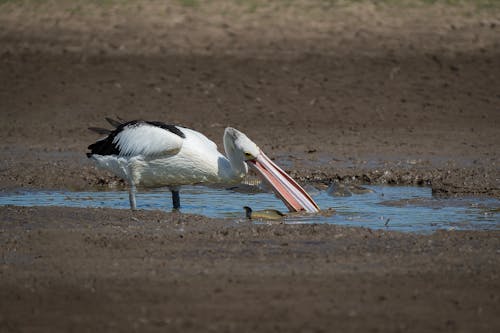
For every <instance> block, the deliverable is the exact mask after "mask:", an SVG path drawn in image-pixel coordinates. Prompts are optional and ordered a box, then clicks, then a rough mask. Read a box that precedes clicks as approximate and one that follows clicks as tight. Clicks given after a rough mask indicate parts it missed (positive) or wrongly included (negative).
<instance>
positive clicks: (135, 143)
mask: <svg viewBox="0 0 500 333" xmlns="http://www.w3.org/2000/svg"><path fill="white" fill-rule="evenodd" d="M181 133H182V132H181ZM183 141H184V138H183V137H182V136H181V135H179V134H178V133H174V132H172V131H171V130H169V129H167V128H164V127H160V126H157V125H154V124H150V123H146V122H144V123H139V124H133V125H129V126H124V127H123V129H122V130H121V131H120V132H119V133H117V134H116V136H115V137H114V138H113V144H115V145H116V147H117V148H118V151H119V154H118V155H120V156H137V155H143V156H157V155H165V154H167V155H171V154H176V153H177V152H178V151H179V150H180V149H181V148H182V144H183Z"/></svg>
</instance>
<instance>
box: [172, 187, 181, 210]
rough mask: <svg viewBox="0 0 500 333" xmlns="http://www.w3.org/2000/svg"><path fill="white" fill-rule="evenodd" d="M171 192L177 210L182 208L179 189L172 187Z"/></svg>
mask: <svg viewBox="0 0 500 333" xmlns="http://www.w3.org/2000/svg"><path fill="white" fill-rule="evenodd" d="M170 191H172V204H173V208H174V209H175V210H177V209H179V208H181V198H180V197H179V188H178V187H171V188H170Z"/></svg>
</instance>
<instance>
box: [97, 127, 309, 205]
mask: <svg viewBox="0 0 500 333" xmlns="http://www.w3.org/2000/svg"><path fill="white" fill-rule="evenodd" d="M106 119H107V120H108V122H110V123H111V124H112V125H113V126H115V127H116V128H115V129H114V130H106V129H102V128H95V127H90V128H89V129H91V130H94V131H96V132H98V133H101V134H107V136H105V137H104V138H102V139H100V140H98V141H97V142H95V143H93V144H91V145H90V146H89V147H88V149H90V152H89V153H87V156H88V157H89V158H90V159H92V160H93V161H94V162H95V163H96V164H97V166H98V167H101V168H104V169H106V170H109V171H111V172H112V173H113V174H115V175H116V176H118V177H120V178H122V179H124V180H125V181H126V182H127V183H128V185H129V200H130V208H131V209H132V210H136V209H137V205H136V198H135V194H136V191H137V186H143V187H163V186H166V187H168V188H169V189H170V191H171V192H172V203H173V208H174V209H179V208H180V197H179V188H180V186H182V185H194V184H236V183H239V182H241V181H242V179H243V178H244V177H245V175H246V174H247V173H248V170H249V166H250V167H251V168H252V169H254V170H255V171H256V172H257V174H258V175H259V176H260V177H261V178H263V179H264V181H266V182H268V183H269V184H270V185H271V187H272V189H273V191H274V192H275V194H276V195H277V196H278V197H279V198H280V199H281V200H282V201H283V202H284V203H285V205H286V206H287V207H288V209H289V210H290V211H292V212H295V211H307V212H318V211H319V207H318V205H317V204H316V203H315V202H314V200H313V199H312V198H311V197H310V196H309V194H307V192H306V191H305V190H304V189H303V188H302V187H301V186H300V185H299V184H297V182H295V181H294V180H293V179H292V178H291V177H290V176H289V175H288V174H287V173H286V172H285V171H283V170H282V169H281V168H280V167H278V166H277V165H276V164H275V163H274V162H273V161H271V159H270V158H269V157H267V156H266V155H265V154H264V153H263V152H262V150H261V149H260V148H259V147H258V146H257V145H256V144H255V143H254V142H253V141H251V140H250V139H249V138H248V137H247V136H246V135H245V134H243V133H242V132H240V131H238V130H237V129H235V128H232V127H227V128H226V129H225V131H224V138H223V142H224V149H225V151H226V156H224V155H222V154H221V153H220V152H219V151H218V150H217V146H216V144H215V143H214V142H212V141H211V140H209V139H208V138H207V137H206V136H204V135H203V134H201V133H199V132H197V131H194V130H192V129H189V128H186V127H182V126H176V125H168V124H165V123H163V122H159V121H144V120H133V121H128V122H118V121H115V120H112V119H109V118H106Z"/></svg>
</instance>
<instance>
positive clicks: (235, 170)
mask: <svg viewBox="0 0 500 333" xmlns="http://www.w3.org/2000/svg"><path fill="white" fill-rule="evenodd" d="M225 139H226V138H225ZM224 141H225V140H224ZM224 150H225V151H226V156H225V157H224V159H223V160H221V161H220V162H221V163H220V164H221V165H220V166H219V170H220V171H222V172H221V175H220V176H221V178H223V179H224V180H225V181H227V182H239V181H241V180H242V179H243V177H245V175H246V174H247V173H248V165H247V164H246V163H245V161H244V160H243V158H242V157H241V156H240V155H241V154H238V153H237V152H236V151H235V149H233V148H232V145H228V144H226V142H224Z"/></svg>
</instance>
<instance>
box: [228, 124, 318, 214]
mask: <svg viewBox="0 0 500 333" xmlns="http://www.w3.org/2000/svg"><path fill="white" fill-rule="evenodd" d="M224 149H225V150H226V154H227V156H228V158H229V160H230V162H231V164H232V165H233V167H234V168H238V165H240V164H244V165H245V168H246V165H250V167H252V169H254V170H255V171H256V172H257V174H259V176H260V177H261V178H263V179H264V180H265V181H267V182H268V183H269V184H270V185H271V187H272V188H273V190H274V192H275V193H276V195H277V196H278V197H279V198H280V199H281V200H282V201H283V202H284V203H285V205H286V206H287V207H288V209H289V210H290V211H301V210H305V211H307V212H318V211H319V207H318V205H317V204H316V203H315V202H314V200H313V199H312V198H311V197H310V196H309V194H307V192H306V191H305V190H304V189H303V188H302V187H301V186H300V185H299V184H297V182H296V181H295V180H293V178H292V177H290V176H289V175H288V174H287V173H286V172H285V171H283V170H282V169H281V168H280V167H279V166H277V165H276V164H275V163H274V162H273V161H271V159H270V158H269V157H267V156H266V155H265V154H264V153H263V152H262V150H261V149H260V148H259V147H258V146H257V145H256V144H255V143H254V142H253V141H252V140H250V139H249V138H248V137H247V136H246V135H245V134H243V133H242V132H240V131H238V130H237V129H235V128H232V127H227V128H226V130H225V132H224ZM245 162H246V163H245Z"/></svg>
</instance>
